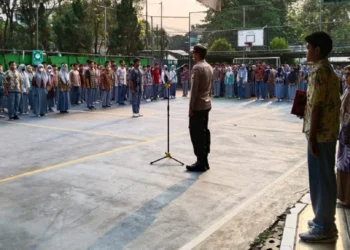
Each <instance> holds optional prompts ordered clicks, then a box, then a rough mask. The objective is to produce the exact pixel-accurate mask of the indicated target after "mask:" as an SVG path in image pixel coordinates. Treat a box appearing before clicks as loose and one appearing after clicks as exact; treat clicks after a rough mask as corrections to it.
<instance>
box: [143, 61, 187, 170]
mask: <svg viewBox="0 0 350 250" xmlns="http://www.w3.org/2000/svg"><path fill="white" fill-rule="evenodd" d="M184 66H185V65H182V66H181V67H179V68H177V69H175V72H177V71H178V70H180V69H181V68H183V67H184ZM175 77H176V75H175V76H174V77H173V78H172V79H170V80H169V81H168V82H167V83H165V84H164V87H163V88H162V89H161V90H160V91H159V93H161V92H162V91H163V90H164V89H165V88H166V89H167V92H168V105H167V116H168V117H167V129H168V131H167V144H168V145H167V151H166V152H165V156H164V157H162V158H159V159H157V160H155V161H152V162H151V163H150V164H151V165H153V164H154V163H156V162H159V161H162V160H164V159H171V160H173V161H176V162H177V163H179V164H181V166H184V165H185V164H184V163H182V162H181V161H179V160H177V159H175V158H174V157H172V155H171V153H170V88H171V85H172V83H171V82H172V81H173V80H174V79H175ZM159 93H158V94H159ZM158 94H157V95H158Z"/></svg>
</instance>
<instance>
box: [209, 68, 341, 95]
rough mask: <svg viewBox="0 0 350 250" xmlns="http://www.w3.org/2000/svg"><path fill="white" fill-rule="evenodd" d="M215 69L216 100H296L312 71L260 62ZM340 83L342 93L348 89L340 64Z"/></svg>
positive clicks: (214, 91) (214, 88)
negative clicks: (224, 98)
mask: <svg viewBox="0 0 350 250" xmlns="http://www.w3.org/2000/svg"><path fill="white" fill-rule="evenodd" d="M212 66H213V67H214V70H213V71H214V82H213V93H214V97H216V98H218V97H226V98H234V97H237V98H239V99H244V98H250V97H253V96H254V97H256V100H257V101H258V100H260V99H261V100H264V99H273V98H276V99H277V101H282V100H283V99H287V100H290V101H293V100H294V97H295V93H296V90H303V91H306V90H307V86H308V81H309V79H308V78H309V75H310V72H311V68H310V67H309V66H307V65H304V66H301V65H296V66H289V65H288V64H285V65H281V66H279V67H278V68H277V69H275V68H274V67H273V65H266V64H265V63H264V62H263V63H261V62H258V63H257V65H251V66H249V65H248V66H246V65H244V64H242V65H226V64H222V65H219V64H218V63H216V64H215V65H212ZM333 70H334V72H335V73H336V74H337V76H338V78H339V81H340V86H341V87H340V92H341V94H342V93H343V91H344V90H345V88H346V83H345V74H344V70H343V69H342V67H341V66H340V65H337V66H336V69H333Z"/></svg>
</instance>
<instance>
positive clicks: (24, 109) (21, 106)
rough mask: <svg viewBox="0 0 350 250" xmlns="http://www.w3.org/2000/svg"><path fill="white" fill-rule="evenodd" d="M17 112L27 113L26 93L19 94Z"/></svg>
mask: <svg viewBox="0 0 350 250" xmlns="http://www.w3.org/2000/svg"><path fill="white" fill-rule="evenodd" d="M19 112H20V113H22V114H24V113H28V95H27V94H26V93H23V94H22V96H21V101H20V103H19Z"/></svg>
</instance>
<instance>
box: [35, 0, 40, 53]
mask: <svg viewBox="0 0 350 250" xmlns="http://www.w3.org/2000/svg"><path fill="white" fill-rule="evenodd" d="M39 6H40V4H39V5H37V6H36V49H39Z"/></svg>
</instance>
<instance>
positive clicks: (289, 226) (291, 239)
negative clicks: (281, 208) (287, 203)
mask: <svg viewBox="0 0 350 250" xmlns="http://www.w3.org/2000/svg"><path fill="white" fill-rule="evenodd" d="M308 195H309V194H306V195H305V196H304V197H306V196H308ZM304 197H303V198H302V199H301V201H299V202H298V203H296V204H295V206H294V207H293V208H292V209H291V210H290V214H288V215H287V218H286V224H285V226H284V230H283V236H282V242H281V248H280V250H293V249H294V246H295V241H296V233H297V228H298V218H299V214H300V213H301V212H302V211H303V210H304V209H305V207H306V206H307V205H308V204H307V203H303V202H302V201H303V200H304Z"/></svg>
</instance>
